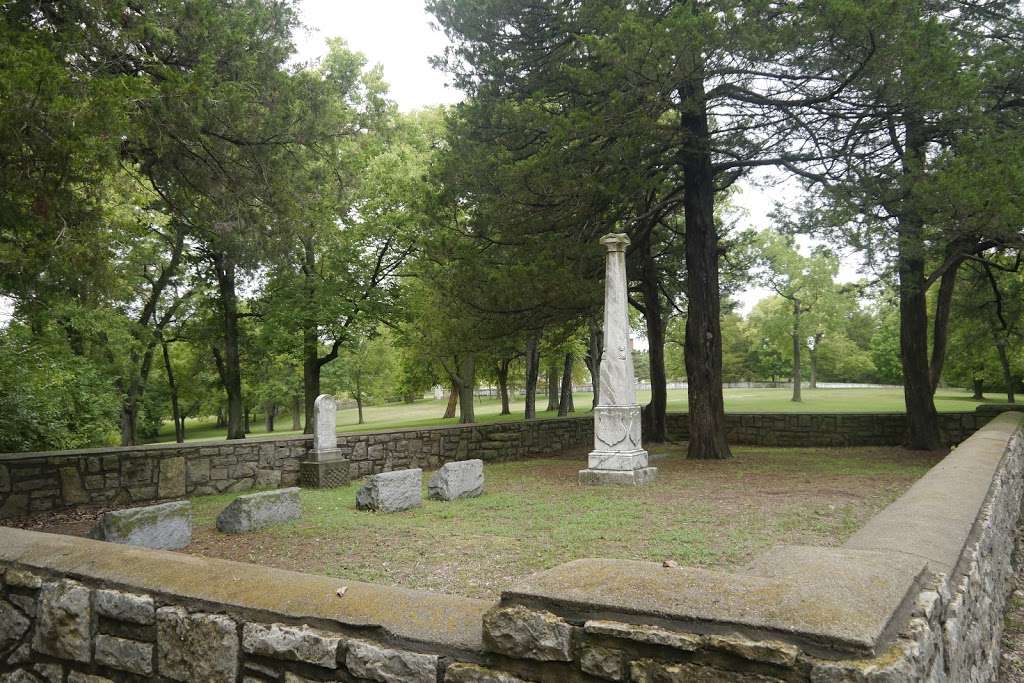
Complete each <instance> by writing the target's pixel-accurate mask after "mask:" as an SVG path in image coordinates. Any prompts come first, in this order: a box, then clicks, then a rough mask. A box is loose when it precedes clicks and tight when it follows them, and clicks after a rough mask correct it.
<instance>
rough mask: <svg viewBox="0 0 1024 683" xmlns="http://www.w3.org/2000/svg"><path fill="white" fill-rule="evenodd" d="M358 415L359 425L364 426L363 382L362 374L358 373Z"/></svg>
mask: <svg viewBox="0 0 1024 683" xmlns="http://www.w3.org/2000/svg"><path fill="white" fill-rule="evenodd" d="M356 415H357V416H358V420H359V424H363V382H362V378H361V377H360V373H358V372H357V373H356Z"/></svg>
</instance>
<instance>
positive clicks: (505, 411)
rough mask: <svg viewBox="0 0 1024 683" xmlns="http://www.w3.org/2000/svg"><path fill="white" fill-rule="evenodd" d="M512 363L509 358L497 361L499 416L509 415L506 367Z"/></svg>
mask: <svg viewBox="0 0 1024 683" xmlns="http://www.w3.org/2000/svg"><path fill="white" fill-rule="evenodd" d="M511 363H512V359H511V358H503V359H501V360H500V361H498V372H497V375H498V394H499V395H500V396H501V414H502V415H511V414H512V411H511V410H510V409H509V401H508V366H509V365H510V364H511Z"/></svg>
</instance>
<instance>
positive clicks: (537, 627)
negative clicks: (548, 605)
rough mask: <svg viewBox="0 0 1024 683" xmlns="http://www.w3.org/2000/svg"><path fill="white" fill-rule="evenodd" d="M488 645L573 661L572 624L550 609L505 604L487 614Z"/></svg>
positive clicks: (539, 657)
mask: <svg viewBox="0 0 1024 683" xmlns="http://www.w3.org/2000/svg"><path fill="white" fill-rule="evenodd" d="M484 647H485V648H486V649H487V650H488V651H490V652H497V653H498V654H502V655H506V656H509V657H522V658H524V659H536V660H540V661H548V662H571V661H572V626H570V625H569V624H568V623H567V622H565V621H564V620H562V619H561V618H559V617H557V616H555V615H554V614H551V613H550V612H540V611H535V610H531V609H527V608H525V607H503V608H498V609H493V610H491V611H490V612H488V613H487V614H485V615H484Z"/></svg>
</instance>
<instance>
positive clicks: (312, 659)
mask: <svg viewBox="0 0 1024 683" xmlns="http://www.w3.org/2000/svg"><path fill="white" fill-rule="evenodd" d="M342 640H343V639H342V638H341V636H337V635H335V634H333V633H325V632H324V631H317V630H314V629H311V628H308V627H305V626H303V627H295V626H285V625H284V624H270V625H266V624H246V625H245V626H244V628H243V629H242V649H243V650H245V652H247V653H249V654H251V655H261V656H263V657H271V658H273V659H286V660H289V661H292V662H305V663H307V664H314V665H316V666H322V667H324V668H326V669H336V668H338V646H339V645H340V644H341V642H342Z"/></svg>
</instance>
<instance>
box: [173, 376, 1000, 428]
mask: <svg viewBox="0 0 1024 683" xmlns="http://www.w3.org/2000/svg"><path fill="white" fill-rule="evenodd" d="M791 393H792V392H791V390H790V389H726V390H725V410H726V412H730V413H799V412H813V413H831V412H847V413H856V412H886V413H901V412H903V410H904V407H903V390H902V389H899V388H892V389H813V390H812V389H804V391H803V401H802V402H800V403H794V402H793V401H791V400H790V397H791ZM591 399H592V395H591V394H589V393H587V394H583V393H578V394H575V396H574V399H573V400H574V402H575V404H576V414H577V415H581V414H586V413H587V412H589V410H590V404H591ZM649 399H650V392H646V391H641V392H638V394H637V400H638V402H639V403H641V404H645V403H647V401H648V400H649ZM668 400H669V402H668V409H669V410H670V411H680V412H684V411H686V408H687V401H686V391H685V390H683V389H678V390H672V391H669V395H668ZM1003 400H1005V398H1004V397H1002V396H1000V395H999V394H989V395H988V397H987V400H986V401H984V402H990V403H999V402H1002V401H1003ZM979 403H982V402H981V401H976V400H974V399H973V398H971V394H970V392H968V391H966V390H962V389H940V390H939V392H938V393H937V394H936V398H935V405H936V407H937V408H938V410H939V411H942V412H957V411H970V410H974V408H975V406H977V405H978V404H979ZM537 404H538V407H540V408H543V407H545V406H546V405H547V399H546V398H544V397H541V396H538V397H537ZM444 409H445V401H435V400H433V399H424V400H420V401H416V402H415V403H411V404H407V403H393V404H387V405H380V406H366V407H364V409H363V416H364V418H365V422H364V424H361V425H360V424H358V423H357V421H358V420H357V414H356V410H355V408H351V409H346V410H341V411H338V430H339V431H349V432H353V431H372V430H383V429H394V428H399V427H426V426H439V425H448V424H457V423H458V418H452V419H448V420H445V419H442V418H441V415H443V414H444ZM475 409H476V418H477V422H482V423H486V422H499V421H512V420H521V419H522V416H523V400H522V397H517V400H515V401H513V402H512V406H511V409H512V414H511V415H499V413H500V412H501V404H500V402H499V401H498V399H496V398H488V397H480V398H477V400H476V404H475ZM538 416H539V417H540V418H541V419H546V418H552V417H557V415H556V414H555V413H554V412H540V413H538ZM277 427H278V429H276V430H275V431H274V434H275V435H278V436H285V435H288V434H296V433H298V432H296V431H293V430H291V429H290V427H291V418H290V417H288V416H284V417H282V418H279V419H278V421H277ZM252 428H253V429H252V432H251V434H252V435H254V436H257V435H265V434H266V431H265V429H264V424H263V419H262V416H261V415H257V416H256V419H255V420H254V423H253V425H252ZM185 436H186V440H188V441H196V440H204V439H222V438H224V430H223V429H221V428H217V427H215V426H214V422H213V420H212V419H210V418H203V419H193V420H189V421H188V422H187V424H186V428H185ZM173 440H174V428H173V426H172V425H171V424H169V423H165V424H164V427H163V429H162V430H161V433H160V436H159V437H158V438H157V439H155V441H173Z"/></svg>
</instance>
